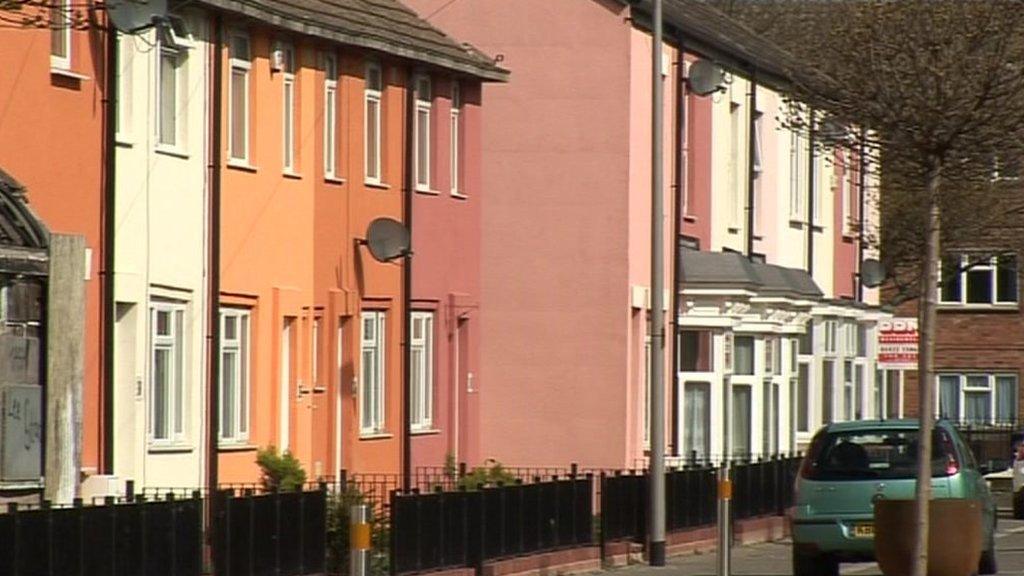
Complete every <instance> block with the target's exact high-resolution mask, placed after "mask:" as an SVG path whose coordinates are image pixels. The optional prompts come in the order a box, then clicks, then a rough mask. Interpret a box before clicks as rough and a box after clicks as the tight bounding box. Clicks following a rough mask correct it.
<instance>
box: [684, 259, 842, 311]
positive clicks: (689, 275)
mask: <svg viewBox="0 0 1024 576" xmlns="http://www.w3.org/2000/svg"><path fill="white" fill-rule="evenodd" d="M679 266H680V268H679V282H680V286H679V289H684V288H705V289H745V290H751V291H753V292H756V293H757V295H758V296H782V297H790V298H797V299H806V300H819V299H821V297H822V296H823V293H822V291H821V289H820V288H818V285H817V284H815V283H814V279H813V278H811V276H810V275H809V274H807V272H805V271H803V270H799V269H797V268H786V267H785V266H776V265H774V264H762V263H760V262H751V261H750V260H749V259H748V258H747V257H746V256H744V255H743V254H739V253H737V252H702V251H699V250H692V249H689V248H684V249H680V250H679Z"/></svg>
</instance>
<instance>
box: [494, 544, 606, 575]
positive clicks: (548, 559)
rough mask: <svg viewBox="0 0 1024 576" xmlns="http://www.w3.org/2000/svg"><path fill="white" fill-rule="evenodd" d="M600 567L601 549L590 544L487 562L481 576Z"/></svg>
mask: <svg viewBox="0 0 1024 576" xmlns="http://www.w3.org/2000/svg"><path fill="white" fill-rule="evenodd" d="M600 569H601V549H600V548H599V547H597V546H588V547H586V548H572V549H569V550H557V551H555V552H545V553H543V554H535V555H532V556H523V557H521V558H509V559H507V560H496V561H494V562H487V563H485V564H484V567H483V572H482V574H481V576H554V575H555V574H579V573H581V572H595V571H597V570H600Z"/></svg>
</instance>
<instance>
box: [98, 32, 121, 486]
mask: <svg viewBox="0 0 1024 576" xmlns="http://www.w3.org/2000/svg"><path fill="white" fill-rule="evenodd" d="M106 24H107V41H106V46H105V47H106V63H105V64H104V68H106V74H105V76H106V78H105V83H106V92H107V98H106V101H105V102H104V103H103V104H104V125H103V131H104V134H103V140H104V144H105V145H104V149H105V150H106V155H105V156H104V159H103V160H104V165H103V173H104V174H103V176H104V177H103V284H102V288H103V312H102V314H103V336H102V342H103V370H102V372H103V424H102V426H103V462H102V464H103V466H102V469H103V473H104V474H113V473H114V388H115V386H114V321H115V318H116V310H115V306H116V304H115V299H114V284H115V277H114V234H115V229H116V226H115V224H114V221H115V219H116V218H117V211H116V205H115V201H116V198H117V176H116V175H117V76H118V74H117V66H118V58H117V30H116V29H115V28H114V23H113V21H111V19H110V15H109V14H108V15H107V18H106Z"/></svg>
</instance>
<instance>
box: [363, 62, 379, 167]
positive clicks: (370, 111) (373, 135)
mask: <svg viewBox="0 0 1024 576" xmlns="http://www.w3.org/2000/svg"><path fill="white" fill-rule="evenodd" d="M383 90H384V79H383V77H382V75H381V69H380V65H378V64H373V63H371V64H367V66H366V88H365V92H364V98H365V109H364V111H363V113H364V116H365V123H366V125H365V127H364V131H363V132H364V135H365V136H364V141H363V156H364V157H365V159H366V181H367V182H370V183H374V184H379V183H380V181H381V138H382V135H381V94H382V92H383Z"/></svg>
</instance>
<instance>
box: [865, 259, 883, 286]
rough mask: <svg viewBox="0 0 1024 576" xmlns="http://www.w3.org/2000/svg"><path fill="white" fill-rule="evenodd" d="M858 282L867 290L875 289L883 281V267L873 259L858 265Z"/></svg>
mask: <svg viewBox="0 0 1024 576" xmlns="http://www.w3.org/2000/svg"><path fill="white" fill-rule="evenodd" d="M860 281H861V282H863V283H864V285H865V286H867V287H868V288H877V287H878V286H880V285H881V284H882V282H884V281H885V266H883V265H882V263H881V262H879V261H878V260H875V259H874V258H868V259H866V260H864V261H863V262H861V264H860Z"/></svg>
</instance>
